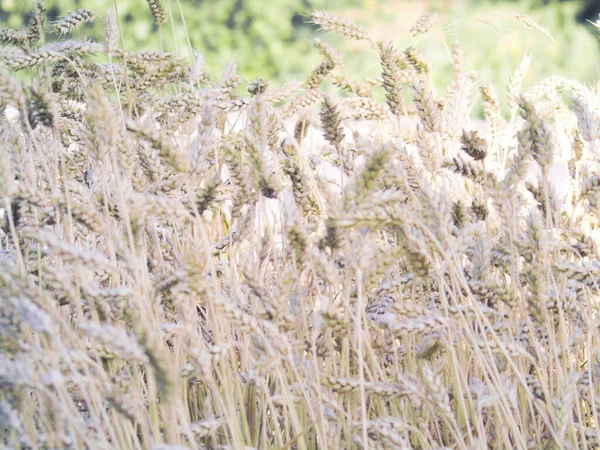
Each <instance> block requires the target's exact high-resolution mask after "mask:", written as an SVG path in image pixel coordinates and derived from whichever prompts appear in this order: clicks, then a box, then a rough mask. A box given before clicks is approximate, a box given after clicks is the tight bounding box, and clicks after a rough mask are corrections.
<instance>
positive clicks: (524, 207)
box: [0, 1, 600, 449]
mask: <svg viewBox="0 0 600 450" xmlns="http://www.w3.org/2000/svg"><path fill="white" fill-rule="evenodd" d="M148 4H149V5H150V7H151V8H152V13H153V14H154V18H155V21H156V23H157V24H161V23H162V22H164V20H163V19H164V18H165V10H164V8H163V6H162V4H161V2H159V1H148ZM44 14H45V9H44V8H43V2H40V3H39V4H38V7H37V8H36V10H35V14H34V16H33V18H32V25H31V26H30V28H29V30H28V31H27V32H20V31H18V30H2V32H1V33H0V36H2V39H3V42H4V43H5V44H6V45H7V46H6V47H3V48H2V50H1V51H0V55H1V58H2V60H3V61H2V63H1V65H0V66H1V67H0V100H1V101H2V103H3V105H4V106H5V107H6V111H5V114H4V117H3V118H2V121H1V122H0V152H1V155H0V198H1V201H2V205H1V206H2V208H3V220H2V229H1V232H0V237H1V245H2V249H1V250H2V253H1V256H0V299H1V302H0V345H1V354H0V387H1V388H2V389H1V391H0V423H1V426H0V437H1V441H0V442H1V443H2V444H3V445H4V446H5V447H6V448H22V449H25V448H61V449H62V448H90V449H101V448H107V449H108V448H124V449H128V448H132V449H142V448H144V449H145V448H152V449H175V448H177V449H179V448H235V449H240V448H280V449H290V448H297V449H316V448H320V449H321V448H331V449H338V448H422V449H428V448H444V447H445V448H461V449H463V448H464V449H467V448H468V449H476V448H486V447H489V448H597V447H598V445H599V444H600V437H599V436H598V422H597V408H598V406H599V400H600V397H599V396H598V393H599V392H598V389H597V387H596V381H598V377H599V376H600V352H599V351H598V348H599V347H598V344H599V341H598V339H599V337H600V335H599V333H598V298H599V297H598V294H599V293H598V285H597V281H598V280H599V279H600V262H599V260H598V256H599V251H598V242H597V221H598V217H599V207H600V201H599V200H600V178H599V177H600V174H599V169H598V163H599V161H600V149H599V146H598V138H599V134H598V128H599V120H600V116H599V111H598V106H599V87H598V85H596V86H592V87H588V86H584V85H582V84H580V83H578V82H576V81H571V80H566V79H562V78H559V77H550V78H548V79H546V80H544V81H543V82H542V83H541V84H539V85H537V86H535V87H533V88H532V89H530V90H528V91H525V92H522V88H521V81H522V79H523V74H524V73H525V72H526V71H527V68H528V66H529V63H530V61H529V60H526V61H524V63H523V64H521V66H520V67H519V71H518V72H517V73H516V74H515V75H514V77H513V78H512V79H511V84H510V86H509V87H508V93H509V98H510V99H511V104H510V107H511V108H512V112H513V113H512V115H511V117H503V116H502V115H501V109H500V104H499V101H498V96H497V91H496V90H495V89H494V88H493V87H492V86H490V85H487V84H482V85H480V86H478V83H479V81H478V80H477V78H476V74H474V73H472V72H466V71H465V69H464V62H463V58H464V56H463V52H462V49H461V47H460V45H459V44H458V43H457V44H455V45H454V47H453V48H452V50H451V55H449V57H451V58H452V61H453V81H452V83H451V85H450V86H449V87H448V89H447V91H446V92H445V93H443V94H439V93H436V92H434V91H433V89H432V88H431V85H430V80H429V72H430V71H432V70H435V67H431V66H430V64H429V63H428V61H427V60H426V58H425V56H424V55H421V54H419V53H418V52H417V51H416V50H415V49H414V48H412V47H409V48H406V49H400V48H396V47H395V46H394V44H393V43H392V42H376V41H374V40H372V39H371V37H370V36H369V32H368V30H366V29H364V28H362V27H359V26H357V25H354V24H352V23H350V22H348V21H345V20H340V19H338V18H336V17H334V16H332V15H330V14H327V13H324V12H317V13H315V14H314V15H313V20H314V21H315V23H317V24H318V25H320V26H321V27H323V28H324V29H326V30H329V31H332V32H336V33H339V34H341V35H343V36H345V37H348V38H352V39H361V40H365V41H368V42H370V43H371V44H372V47H373V51H374V52H377V54H378V55H379V58H380V60H381V67H382V70H381V73H382V76H381V79H377V80H358V79H349V78H346V77H345V76H344V75H343V72H341V71H340V69H339V68H340V67H341V64H342V57H341V55H339V54H338V53H337V52H336V51H335V50H334V49H333V48H331V47H330V46H328V45H327V44H325V43H323V42H320V41H317V42H316V43H315V45H316V47H317V49H318V50H319V52H320V53H321V55H322V57H323V62H322V63H321V64H320V65H319V66H318V67H317V68H316V69H315V70H313V71H312V72H311V73H310V74H308V75H307V80H306V82H304V83H301V84H298V83H296V84H289V85H286V86H284V87H282V88H279V89H274V88H271V87H269V86H268V83H267V82H266V81H265V80H252V81H251V82H249V83H248V91H249V93H250V95H249V96H240V95H239V93H238V92H239V91H240V86H241V85H242V84H243V83H245V80H242V79H241V77H240V76H239V75H238V74H237V70H236V66H235V64H231V65H230V66H228V67H227V68H226V69H225V70H224V72H223V75H222V77H221V79H220V80H219V81H216V80H212V78H211V77H210V75H209V74H208V73H207V72H206V71H205V69H204V67H203V65H202V58H201V56H200V55H197V58H196V60H195V61H193V63H192V64H191V65H190V64H188V62H186V61H184V60H181V59H178V58H176V57H175V55H173V54H168V53H161V52H155V51H142V52H129V51H127V50H126V49H122V48H119V45H118V39H117V37H116V36H117V35H116V33H117V22H116V21H115V18H114V16H113V15H110V16H109V17H108V19H107V20H106V32H105V34H104V36H105V42H103V43H101V42H92V41H88V40H64V41H61V42H60V43H58V44H50V45H45V44H43V43H40V44H38V42H39V41H40V40H42V41H43V39H41V38H42V36H41V35H40V34H39V33H38V34H36V33H37V31H36V30H38V31H39V30H40V29H43V23H44ZM94 17H95V15H94V13H92V12H91V11H87V10H78V11H76V12H74V13H71V14H69V15H67V16H65V17H64V18H63V19H61V20H60V21H58V22H57V23H55V24H53V27H54V30H55V32H56V33H58V34H60V35H65V34H67V35H68V34H69V33H70V31H71V30H72V29H73V28H75V27H76V26H78V25H79V24H81V23H83V22H86V21H90V20H93V19H94ZM436 20H437V17H436V16H435V15H429V16H426V17H423V18H422V19H421V20H420V21H419V22H418V23H417V24H415V25H414V27H413V33H414V34H415V35H418V34H420V33H424V32H427V30H428V29H429V27H431V26H435V23H436ZM40 24H42V25H41V27H40ZM533 25H534V24H532V26H533ZM467 57H468V56H467ZM21 70H30V71H32V73H33V74H34V75H35V76H33V77H31V80H32V81H30V82H27V83H24V82H22V81H19V79H18V72H19V71H21ZM326 80H330V81H332V82H333V83H334V84H335V85H337V86H339V87H341V88H342V89H344V90H346V91H347V95H345V96H341V97H339V96H334V95H332V94H331V92H330V91H328V90H324V89H323V82H324V81H326ZM477 88H479V94H480V95H481V97H482V100H483V102H484V109H485V112H486V118H487V121H488V125H487V129H486V130H475V128H474V126H473V124H471V121H470V118H469V111H470V107H471V105H472V103H473V101H475V99H476V97H477V95H478V94H477ZM381 89H383V91H384V94H385V103H380V102H378V101H376V100H375V99H374V98H373V91H374V90H381Z"/></svg>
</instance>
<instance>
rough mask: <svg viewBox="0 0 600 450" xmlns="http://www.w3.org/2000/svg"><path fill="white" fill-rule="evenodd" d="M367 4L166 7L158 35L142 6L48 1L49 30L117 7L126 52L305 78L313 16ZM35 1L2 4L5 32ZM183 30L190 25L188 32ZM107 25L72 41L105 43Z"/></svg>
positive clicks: (239, 2) (179, 0)
mask: <svg viewBox="0 0 600 450" xmlns="http://www.w3.org/2000/svg"><path fill="white" fill-rule="evenodd" d="M363 1H364V0H351V1H348V0H278V1H276V2H265V1H264V0H218V1H215V0H163V4H164V6H165V9H166V10H167V13H168V14H169V19H168V21H167V23H166V24H164V26H163V27H162V29H161V30H160V33H159V32H158V30H157V28H156V26H155V25H154V23H153V21H152V16H151V14H150V9H149V7H148V4H147V3H146V1H144V0H126V1H123V0H118V1H113V0H54V1H52V0H46V2H45V3H46V8H47V11H48V24H47V25H46V28H47V29H49V28H50V23H51V22H52V21H53V20H56V19H57V18H58V17H60V16H63V15H65V14H67V13H68V12H70V11H73V10H75V9H76V8H86V9H90V10H92V11H93V12H94V13H96V15H97V16H98V17H99V18H103V17H105V15H106V11H107V10H108V9H111V8H112V9H113V10H114V8H115V6H116V7H117V13H118V16H119V19H120V22H121V24H122V26H123V34H124V41H125V45H126V48H128V49H130V50H140V49H158V48H162V49H164V50H165V51H178V53H179V54H181V55H185V56H189V55H190V54H191V49H193V50H199V51H201V52H202V53H203V54H204V57H205V60H206V63H207V65H208V67H209V70H210V71H211V72H212V73H213V74H215V75H218V74H219V72H220V70H221V68H223V67H224V66H225V65H226V64H228V63H229V62H230V61H231V60H232V59H233V58H235V59H236V61H237V62H238V64H239V68H240V72H241V74H242V75H244V76H246V77H254V76H264V77H267V78H270V79H272V78H278V79H290V78H294V77H297V78H300V77H304V75H305V74H306V73H307V71H309V70H310V69H309V66H310V64H312V63H314V62H316V61H317V60H318V56H317V55H316V52H315V51H314V49H313V48H312V46H311V42H310V40H311V36H312V34H313V32H314V27H313V26H312V25H311V24H309V23H308V17H309V14H310V12H311V11H313V10H315V9H331V8H336V7H340V5H344V6H353V5H360V4H362V3H363ZM33 7H34V1H33V0H27V1H23V0H2V1H1V2H0V27H10V28H18V29H25V28H26V27H27V22H28V20H29V17H30V16H31V11H32V10H33ZM184 24H185V26H184ZM102 26H103V24H102V20H101V19H97V20H96V22H95V23H94V24H91V25H87V26H85V27H84V28H83V30H79V31H77V32H75V33H74V34H75V35H76V36H77V35H78V34H81V33H83V34H85V35H86V36H89V37H92V38H95V39H101V36H102Z"/></svg>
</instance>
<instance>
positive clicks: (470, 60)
mask: <svg viewBox="0 0 600 450" xmlns="http://www.w3.org/2000/svg"><path fill="white" fill-rule="evenodd" d="M162 1H163V4H164V6H165V8H166V10H167V13H168V16H169V18H168V21H167V23H165V24H164V25H163V26H162V28H161V29H160V30H158V29H157V27H156V25H154V23H153V21H152V16H151V13H150V9H149V7H148V4H147V2H146V1H145V0H115V1H114V0H93V1H92V0H46V7H47V10H48V22H47V24H46V28H47V29H48V30H50V27H51V23H52V21H53V20H56V19H57V18H58V17H60V16H62V15H64V14H67V13H68V12H70V11H73V10H75V9H76V8H87V9H91V10H92V11H94V12H95V13H96V14H97V15H98V17H99V18H98V19H96V21H95V23H93V24H87V25H85V26H84V27H82V29H79V30H76V31H75V33H74V34H75V36H76V37H77V36H84V35H85V36H89V37H92V38H95V39H102V28H103V21H102V18H103V17H105V16H106V11H107V10H108V9H114V8H115V6H116V7H117V13H118V17H119V20H120V23H121V25H122V27H123V35H124V41H125V45H126V48H128V49H131V50H140V49H163V50H165V51H176V52H177V53H178V54H180V55H182V56H189V55H190V54H191V52H192V50H199V51H201V52H202V53H203V55H204V58H205V60H206V63H207V66H208V69H209V71H210V72H211V73H212V74H213V76H215V77H218V76H219V75H220V72H221V71H222V69H223V67H225V66H226V65H227V64H228V63H229V62H230V61H231V60H232V59H235V60H236V61H237V63H238V65H239V68H240V73H241V75H243V76H245V77H246V78H255V77H265V78H267V79H271V80H274V81H277V82H279V83H281V82H284V81H289V80H292V79H304V78H305V77H306V75H307V74H308V73H309V72H310V71H311V69H312V68H314V67H315V66H316V65H317V64H318V62H319V60H320V56H319V54H318V52H317V51H316V50H315V49H314V48H313V47H312V45H311V41H312V38H313V37H315V35H318V36H319V37H321V38H322V39H323V40H326V41H329V42H332V43H334V45H335V46H336V47H337V48H339V49H341V50H344V49H345V53H346V54H347V55H348V54H349V53H350V54H351V55H348V57H347V58H345V67H344V69H343V72H345V73H346V74H348V75H356V76H363V77H364V76H370V77H376V76H379V75H380V63H379V60H378V57H377V55H376V52H373V51H372V49H370V48H368V46H363V47H361V46H360V45H358V46H357V45H355V43H347V42H344V41H342V40H341V39H337V38H335V37H334V36H331V35H327V36H324V35H323V34H322V33H317V32H316V29H315V27H314V26H313V25H311V24H310V23H309V22H308V20H309V19H308V17H309V14H310V12H311V11H314V10H316V9H325V10H331V11H333V12H334V14H336V15H339V16H340V17H344V18H354V20H358V21H359V22H361V23H362V24H363V25H365V26H366V27H367V29H369V30H372V31H373V33H374V34H377V32H381V31H385V33H386V34H385V35H384V36H381V35H377V37H378V38H384V37H385V38H393V39H394V41H395V44H396V45H397V46H398V48H404V47H406V46H408V45H413V46H414V47H415V48H417V50H419V51H420V52H421V53H422V54H423V55H424V56H425V57H426V59H427V60H428V61H430V62H431V63H432V72H431V77H432V81H433V83H434V86H436V88H437V92H438V94H441V93H442V92H443V89H444V88H445V87H446V86H447V85H448V84H449V82H450V79H451V73H452V70H451V56H450V53H449V49H450V48H451V46H452V44H453V43H454V42H455V41H456V40H457V41H459V42H460V43H461V45H462V46H463V48H464V54H465V65H466V68H467V70H472V69H475V70H477V71H478V72H479V80H478V81H479V82H488V81H489V82H491V83H492V84H493V85H494V86H495V87H496V88H497V89H498V91H499V94H500V97H501V98H502V97H503V92H502V86H506V84H507V83H508V80H509V77H510V76H511V75H512V73H513V72H514V70H515V69H516V67H517V66H518V64H519V61H520V60H521V59H522V58H523V56H524V55H525V54H526V53H530V54H531V55H532V56H533V62H532V64H531V68H530V71H529V73H528V75H527V77H526V79H525V86H528V85H531V84H533V83H535V82H537V81H539V80H541V79H542V78H544V77H547V76H549V75H562V76H566V77H569V78H577V79H578V80H581V81H584V82H586V81H588V82H591V81H594V80H597V79H599V78H600V70H599V68H598V65H597V64H596V61H598V56H600V54H599V53H600V52H599V50H598V41H597V38H596V37H595V35H594V34H593V33H592V32H590V31H589V30H587V29H586V28H585V27H583V26H581V25H579V24H577V23H576V20H575V15H576V13H577V11H578V9H579V7H580V5H579V3H577V2H554V3H551V4H549V5H547V6H545V7H544V8H540V7H539V3H540V1H539V0H532V1H531V2H522V1H521V2H513V1H506V2H500V1H494V2H492V3H490V2H481V1H478V0H463V1H453V2H448V1H447V0H431V1H430V2H429V5H431V7H432V8H433V9H435V10H438V11H439V12H440V26H439V27H437V28H436V29H434V30H432V31H431V32H430V33H428V34H427V35H425V36H418V37H417V38H413V37H412V36H411V35H410V33H409V32H408V30H409V28H410V26H411V25H412V23H405V24H404V23H403V24H402V29H400V30H398V29H397V27H398V22H399V21H398V16H394V15H390V14H389V9H388V10H386V9H385V8H384V6H385V5H386V4H387V5H389V4H392V5H400V6H401V5H402V4H406V2H404V3H402V2H399V1H397V0H378V1H375V0H279V1H276V2H265V1H264V0H218V1H215V0H162ZM416 1H417V0H415V2H416ZM33 7H34V1H33V0H27V1H23V0H2V1H1V2H0V26H1V27H11V28H18V29H25V28H26V27H27V22H28V20H29V17H30V15H31V11H32V10H33ZM350 8H352V9H353V16H352V17H348V16H347V15H346V12H347V11H348V10H349V9H350ZM357 11H358V13H357ZM363 12H364V14H363ZM510 13H521V14H526V15H528V16H530V17H532V18H533V19H535V20H536V21H537V22H538V23H540V24H541V25H542V26H543V27H545V28H546V29H547V30H548V31H549V32H550V33H552V35H553V37H554V38H555V42H554V41H552V40H551V39H550V38H549V37H548V36H546V35H544V34H543V33H541V32H539V31H537V30H535V29H532V28H530V27H527V26H526V25H525V24H524V23H523V22H522V21H519V20H517V19H515V18H506V17H501V16H502V15H508V14H510ZM494 15H496V16H494ZM357 17H358V18H357ZM482 18H485V20H480V19H482ZM386 22H387V28H386ZM380 28H381V29H380ZM390 33H391V34H390ZM68 38H69V37H63V38H61V39H68ZM47 39H56V37H53V36H52V35H51V34H47Z"/></svg>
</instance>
